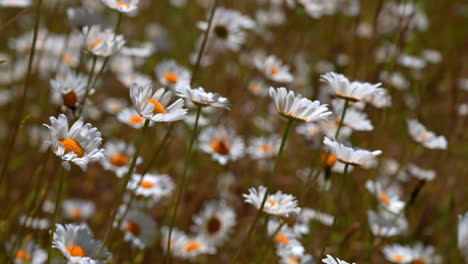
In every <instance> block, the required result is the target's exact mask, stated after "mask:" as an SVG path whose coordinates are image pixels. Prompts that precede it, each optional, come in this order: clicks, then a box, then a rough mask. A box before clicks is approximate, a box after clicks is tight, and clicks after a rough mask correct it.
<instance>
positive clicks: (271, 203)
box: [266, 200, 277, 207]
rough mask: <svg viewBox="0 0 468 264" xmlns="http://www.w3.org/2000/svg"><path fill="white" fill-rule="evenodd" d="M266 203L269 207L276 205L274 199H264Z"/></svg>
mask: <svg viewBox="0 0 468 264" xmlns="http://www.w3.org/2000/svg"><path fill="white" fill-rule="evenodd" d="M266 203H267V204H269V205H270V207H273V206H275V205H277V203H276V202H275V201H273V200H268V201H266Z"/></svg>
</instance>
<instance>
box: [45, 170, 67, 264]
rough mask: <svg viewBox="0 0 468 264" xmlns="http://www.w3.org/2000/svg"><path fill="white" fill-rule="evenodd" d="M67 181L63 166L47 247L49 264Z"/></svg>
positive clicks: (48, 263)
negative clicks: (64, 186) (63, 191)
mask: <svg viewBox="0 0 468 264" xmlns="http://www.w3.org/2000/svg"><path fill="white" fill-rule="evenodd" d="M64 182H65V168H62V173H60V183H59V187H58V191H57V199H56V201H55V208H54V215H53V217H52V230H51V232H50V234H49V235H50V237H49V246H48V248H47V264H50V261H51V259H52V241H53V240H54V233H55V229H56V228H57V215H58V211H59V210H60V206H61V205H60V204H61V201H62V190H63V184H64Z"/></svg>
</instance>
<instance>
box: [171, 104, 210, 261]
mask: <svg viewBox="0 0 468 264" xmlns="http://www.w3.org/2000/svg"><path fill="white" fill-rule="evenodd" d="M201 110H202V106H198V108H197V116H196V118H195V125H194V127H193V131H192V135H191V137H190V143H189V145H188V150H187V158H186V159H185V166H184V173H183V174H181V176H180V177H179V184H178V188H177V189H178V190H177V196H176V202H175V208H174V210H173V211H172V216H171V220H170V225H169V235H168V237H167V243H166V249H167V254H166V255H165V256H164V262H163V263H167V262H168V261H169V263H171V261H172V256H171V247H170V245H171V235H172V229H173V228H174V224H175V219H176V216H177V210H178V209H179V204H180V200H181V198H182V193H183V191H184V188H185V183H186V181H187V174H188V167H189V165H190V161H191V160H192V154H193V153H192V152H193V151H192V150H193V145H194V143H195V138H196V137H197V130H198V121H199V119H200V114H201Z"/></svg>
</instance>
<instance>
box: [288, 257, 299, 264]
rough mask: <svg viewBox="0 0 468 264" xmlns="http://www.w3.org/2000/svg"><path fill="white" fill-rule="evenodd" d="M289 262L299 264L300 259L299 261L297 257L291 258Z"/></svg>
mask: <svg viewBox="0 0 468 264" xmlns="http://www.w3.org/2000/svg"><path fill="white" fill-rule="evenodd" d="M289 262H291V263H299V259H298V258H295V257H290V258H289Z"/></svg>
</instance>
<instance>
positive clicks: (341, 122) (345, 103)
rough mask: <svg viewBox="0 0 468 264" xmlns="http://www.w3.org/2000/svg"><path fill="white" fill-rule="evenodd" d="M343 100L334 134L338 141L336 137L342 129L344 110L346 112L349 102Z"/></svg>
mask: <svg viewBox="0 0 468 264" xmlns="http://www.w3.org/2000/svg"><path fill="white" fill-rule="evenodd" d="M344 100H345V101H344V107H343V112H341V118H340V123H339V124H338V128H337V129H336V133H335V139H336V140H338V136H339V135H340V131H341V127H343V121H344V118H345V115H346V110H348V105H349V100H348V99H344ZM325 160H326V159H325Z"/></svg>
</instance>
